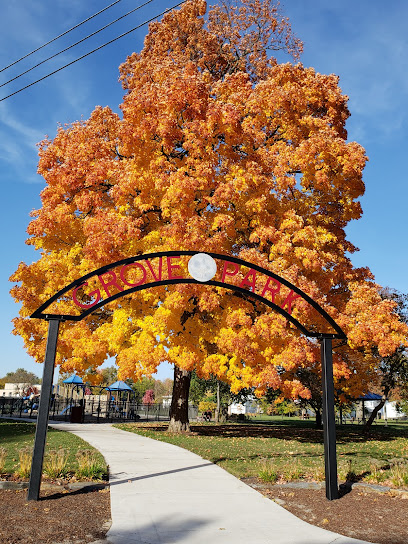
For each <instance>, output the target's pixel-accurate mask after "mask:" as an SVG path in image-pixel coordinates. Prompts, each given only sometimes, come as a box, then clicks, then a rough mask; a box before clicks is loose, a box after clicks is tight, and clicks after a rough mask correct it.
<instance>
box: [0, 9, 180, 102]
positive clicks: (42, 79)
mask: <svg viewBox="0 0 408 544" xmlns="http://www.w3.org/2000/svg"><path fill="white" fill-rule="evenodd" d="M184 1H185V0H183V1H182V2H179V3H178V4H175V5H174V6H172V7H171V8H167V9H165V10H164V11H162V12H161V13H159V14H158V15H155V16H154V17H152V18H151V19H147V20H146V21H144V22H143V23H141V24H140V25H137V26H135V27H134V28H131V29H130V30H128V31H127V32H124V33H123V34H121V35H120V36H117V37H116V38H113V40H110V41H108V42H106V43H104V44H103V45H100V46H99V47H97V48H96V49H93V50H92V51H89V53H85V55H82V57H79V58H77V59H75V60H73V61H72V62H69V63H68V64H65V65H64V66H61V68H58V69H57V70H54V71H53V72H50V73H49V74H47V75H46V76H44V77H41V78H40V79H37V80H36V81H33V82H32V83H30V84H29V85H26V86H25V87H22V88H21V89H19V90H18V91H15V92H14V93H11V94H9V95H7V96H5V97H3V98H0V102H3V100H7V98H10V97H11V96H14V95H15V94H18V93H21V91H25V90H26V89H28V88H29V87H32V86H33V85H35V84H36V83H39V82H40V81H44V79H47V77H50V76H52V75H54V74H56V73H57V72H60V71H61V70H64V68H67V67H68V66H71V65H72V64H75V63H76V62H78V61H79V60H82V59H84V58H85V57H88V56H89V55H92V53H95V52H96V51H99V50H100V49H102V48H103V47H106V46H107V45H110V44H111V43H113V42H116V40H119V39H120V38H123V36H127V35H128V34H130V33H131V32H134V31H135V30H137V29H138V28H141V27H142V26H144V25H146V24H147V23H150V22H152V21H154V20H155V19H157V17H160V16H161V15H164V14H165V13H167V12H169V11H171V10H172V9H174V8H177V7H178V6H181V4H183V3H184Z"/></svg>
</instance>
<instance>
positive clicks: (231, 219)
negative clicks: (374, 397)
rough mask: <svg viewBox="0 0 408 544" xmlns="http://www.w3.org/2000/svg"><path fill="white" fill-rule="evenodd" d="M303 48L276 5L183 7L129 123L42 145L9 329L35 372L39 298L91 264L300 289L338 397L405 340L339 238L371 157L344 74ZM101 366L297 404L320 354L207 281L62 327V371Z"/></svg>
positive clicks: (163, 33)
mask: <svg viewBox="0 0 408 544" xmlns="http://www.w3.org/2000/svg"><path fill="white" fill-rule="evenodd" d="M301 49H302V45H301V42H300V41H299V40H298V39H296V37H295V36H294V35H293V33H292V31H291V28H290V24H289V21H288V20H287V19H286V18H284V17H282V15H281V14H280V12H279V9H278V7H277V6H276V5H275V4H274V3H273V2H272V0H243V2H242V3H241V4H239V5H237V6H235V7H234V6H231V5H229V4H228V5H227V4H222V5H220V6H215V7H212V8H211V9H209V10H208V12H207V7H206V4H205V2H204V1H202V0H197V1H188V2H186V3H184V4H183V5H182V7H181V8H180V9H179V10H174V11H171V12H170V13H168V14H166V15H165V16H164V17H163V19H162V21H161V22H155V23H153V24H151V25H150V28H149V33H148V35H147V36H146V39H145V44H144V48H143V50H142V51H141V52H140V53H137V54H136V53H134V54H132V55H131V56H130V57H128V59H127V60H126V62H125V63H124V64H123V65H122V66H121V67H120V74H121V81H122V85H123V88H124V89H125V93H126V94H125V96H124V100H123V104H122V105H121V115H117V114H116V113H114V112H112V110H111V109H109V108H101V107H97V108H96V109H95V110H94V111H93V113H92V114H91V116H90V118H89V119H88V120H86V121H81V122H76V123H74V124H72V125H69V126H64V127H60V128H59V129H58V133H57V135H56V137H55V138H54V139H53V140H45V141H43V142H42V144H41V145H40V152H39V155H40V161H39V173H40V174H41V175H42V176H43V177H44V179H45V182H46V187H45V189H44V190H43V191H42V193H41V198H42V207H41V209H40V210H38V211H35V212H33V216H34V219H33V221H32V222H31V223H30V225H29V227H28V233H29V235H30V236H29V239H28V242H27V243H29V244H32V245H33V246H34V247H35V248H36V249H37V250H38V251H39V253H40V257H39V259H38V260H37V261H36V262H34V263H33V264H30V265H26V264H24V263H21V264H20V265H19V267H18V270H17V271H16V272H15V274H14V275H13V276H12V278H11V279H12V281H14V282H16V283H17V285H16V286H15V287H14V288H13V289H12V295H13V296H14V298H15V300H16V301H19V302H21V303H22V308H21V311H20V317H18V318H16V319H15V320H14V325H15V330H14V332H15V333H16V334H20V335H21V336H22V337H23V338H24V341H25V345H26V348H27V350H28V352H29V353H30V354H31V355H32V356H33V357H35V358H36V359H37V360H38V361H42V359H43V356H44V349H45V338H46V330H47V324H46V323H45V322H43V321H39V320H30V319H29V317H28V316H29V315H30V314H31V313H32V312H33V311H34V310H35V309H36V308H37V307H38V306H40V304H42V303H43V302H44V301H45V300H47V298H49V297H50V296H51V295H52V294H54V293H55V292H56V291H58V290H59V289H61V288H62V287H63V286H65V285H66V284H67V283H69V282H70V281H73V280H75V279H77V278H79V277H81V276H82V275H83V274H85V273H87V272H89V271H91V270H94V269H95V268H97V267H99V266H103V265H107V264H109V263H111V262H114V261H117V260H119V259H124V258H127V257H130V256H134V255H138V254H144V253H151V252H155V251H165V250H166V251H167V250H197V251H201V252H217V253H222V254H225V255H235V256H237V257H240V258H242V259H244V260H246V261H249V262H251V263H254V264H257V265H259V266H262V267H264V268H266V269H268V270H270V271H272V272H274V273H276V274H278V275H280V276H282V277H284V278H286V279H287V280H289V281H290V282H292V283H294V284H295V285H297V286H298V287H299V288H301V289H302V290H303V291H304V292H306V293H307V294H308V295H309V296H311V297H312V298H313V299H314V300H316V302H318V303H319V304H320V305H321V306H322V307H323V308H324V309H325V310H326V312H328V314H329V315H331V316H332V317H333V318H334V319H335V320H336V321H337V322H338V324H339V325H340V326H341V327H342V328H343V329H344V331H345V332H346V333H347V337H348V341H347V344H346V345H343V346H340V347H338V348H337V349H336V350H335V354H334V376H335V380H336V382H338V383H342V384H343V385H342V387H343V390H344V392H345V393H347V394H351V393H353V392H355V393H358V392H361V391H362V390H364V387H365V386H366V379H367V378H368V376H369V372H370V369H371V368H373V364H374V363H373V356H372V353H373V350H374V349H375V351H376V353H377V352H379V353H380V354H381V355H382V356H386V355H389V354H391V353H393V352H394V351H395V349H397V348H398V347H400V346H401V345H403V344H404V343H405V342H406V332H407V330H406V326H405V325H404V324H403V323H401V322H400V321H399V319H398V316H397V314H396V313H395V309H394V303H393V302H392V301H389V300H384V299H383V298H381V296H380V294H379V287H378V286H377V285H376V283H375V281H374V278H373V276H372V274H371V273H370V271H369V270H368V269H367V268H354V267H353V265H352V263H351V261H350V254H351V253H353V252H354V251H355V250H356V248H355V247H354V246H353V245H352V243H350V242H349V241H348V240H347V238H346V234H345V227H346V225H347V224H348V222H349V221H351V220H355V219H358V218H359V217H360V216H361V213H362V211H361V207H360V203H359V200H358V199H359V197H361V195H362V194H363V192H364V184H363V181H362V172H363V168H364V165H365V162H366V156H365V152H364V149H363V148H362V147H361V146H360V145H359V144H357V143H355V142H348V141H347V132H346V128H345V123H346V120H347V118H348V116H349V111H348V108H347V97H346V96H345V95H344V94H342V92H341V89H340V88H339V86H338V78H337V77H336V76H334V75H322V74H319V73H317V72H316V71H315V70H314V69H313V68H306V67H304V66H303V65H302V64H300V63H298V57H299V55H300V53H301ZM275 50H281V51H282V52H286V53H288V54H289V55H291V56H292V58H293V60H294V62H287V63H279V62H277V60H276V59H275V58H274V56H273V55H274V53H273V51H275ZM239 274H240V275H241V277H242V273H241V272H239ZM299 311H300V310H299ZM306 318H307V316H306ZM108 356H115V357H116V361H117V364H118V367H119V376H120V377H122V378H128V377H131V378H134V379H138V378H140V377H141V376H143V375H151V374H152V373H154V372H155V371H156V369H157V367H158V365H159V364H160V363H161V362H162V361H169V362H170V363H173V364H174V366H175V369H176V372H175V377H176V380H175V387H176V389H177V387H179V388H180V390H179V391H178V392H177V391H176V394H177V395H178V398H181V397H182V395H183V391H184V393H185V391H186V390H188V381H189V373H190V372H191V371H192V370H193V369H195V370H196V372H197V374H198V376H200V377H209V376H210V375H213V376H216V377H218V378H220V379H222V380H225V381H227V382H228V383H230V384H231V389H232V391H233V392H234V391H238V390H240V389H241V388H251V387H253V388H255V390H256V392H257V394H259V395H261V394H262V393H263V392H264V391H265V390H266V389H267V388H268V387H272V388H275V389H278V388H279V389H280V390H281V391H282V394H284V395H285V396H287V397H292V398H296V397H299V396H301V397H305V398H307V397H308V395H310V392H309V391H308V389H307V387H306V385H305V384H303V383H302V382H301V380H300V379H299V376H300V375H301V372H298V370H299V369H306V370H307V371H308V372H316V373H318V372H319V368H320V352H319V345H318V342H316V341H315V340H313V339H312V340H310V339H308V338H305V337H304V336H302V335H301V334H300V333H299V332H298V331H297V330H296V329H294V328H293V327H292V326H290V324H289V323H288V322H287V321H286V320H285V319H284V318H283V317H282V316H281V315H279V314H276V313H273V312H271V311H270V310H269V309H267V308H266V307H265V306H263V305H262V304H261V303H258V302H254V301H252V302H251V301H249V300H247V299H246V298H245V297H237V296H236V295H234V294H232V293H231V292H230V291H228V290H226V289H221V288H218V287H211V286H203V285H172V286H167V287H156V288H154V289H150V290H149V289H147V290H144V291H140V292H138V293H135V294H133V295H132V296H127V297H124V298H119V299H117V300H116V301H114V302H112V303H110V304H109V305H107V306H105V307H104V308H103V309H99V310H98V311H96V312H95V313H94V314H92V315H90V316H89V317H87V318H86V319H84V320H83V321H81V322H79V323H64V324H63V325H62V327H61V332H60V340H59V347H58V355H57V362H58V363H59V364H61V365H62V368H63V370H65V371H71V370H74V369H75V370H76V371H77V372H79V373H81V374H83V375H85V374H87V373H88V374H89V372H90V371H91V370H92V369H95V368H97V367H98V366H99V365H101V364H102V363H103V362H104V360H105V359H106V358H107V357H108ZM89 375H90V374H89ZM183 380H184V381H183ZM183 388H184V389H183ZM174 398H176V395H175V396H174ZM176 404H177V405H176ZM176 404H175V405H174V406H173V413H176V412H177V409H178V408H180V403H176ZM183 417H184V416H182V415H180V413H179V414H178V415H176V417H175V420H173V424H174V427H175V428H179V429H185V428H187V427H188V421H186V420H185V417H184V419H183Z"/></svg>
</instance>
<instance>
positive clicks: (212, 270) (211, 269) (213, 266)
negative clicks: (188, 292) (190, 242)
mask: <svg viewBox="0 0 408 544" xmlns="http://www.w3.org/2000/svg"><path fill="white" fill-rule="evenodd" d="M188 271H189V273H190V276H192V277H193V278H194V279H195V280H197V281H199V282H205V281H210V280H212V279H213V277H214V276H215V274H216V273H217V263H216V262H215V260H214V259H213V258H212V257H211V255H208V254H207V253H196V254H195V255H193V256H192V257H191V259H190V260H189V261H188Z"/></svg>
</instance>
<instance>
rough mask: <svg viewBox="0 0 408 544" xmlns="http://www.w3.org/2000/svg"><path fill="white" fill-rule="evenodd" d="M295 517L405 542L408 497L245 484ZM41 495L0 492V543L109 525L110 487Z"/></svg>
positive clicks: (100, 530) (75, 535)
mask: <svg viewBox="0 0 408 544" xmlns="http://www.w3.org/2000/svg"><path fill="white" fill-rule="evenodd" d="M244 481H245V482H246V483H247V484H249V485H251V486H253V487H255V488H256V489H257V490H258V491H259V492H261V493H263V494H264V495H265V496H266V497H268V498H269V499H271V500H275V501H276V502H277V503H278V504H279V505H280V506H282V507H283V508H286V509H287V510H289V511H290V512H292V513H293V514H294V515H295V516H297V517H299V518H301V519H303V520H304V521H307V522H308V523H311V524H312V525H317V526H319V527H322V528H324V529H328V530H329V531H333V532H335V533H339V534H342V535H345V536H349V537H353V538H358V539H361V540H365V541H367V542H374V543H376V544H407V543H408V493H406V494H402V495H393V494H392V493H378V492H375V491H366V490H363V489H361V488H355V489H352V490H351V491H350V492H349V493H347V494H345V495H344V496H343V497H341V498H340V499H338V500H335V501H328V500H327V499H326V496H325V491H324V489H317V490H315V489H295V488H290V487H284V486H283V487H282V486H277V485H273V484H270V485H268V484H265V483H261V482H260V481H259V480H257V479H250V480H244ZM90 489H92V488H88V489H87V488H85V489H81V490H76V491H71V490H66V489H63V488H62V489H61V491H57V490H44V491H42V492H41V495H40V500H39V501H27V490H26V489H22V490H3V489H1V490H0V515H1V524H0V543H1V544H22V543H24V544H40V543H41V544H72V543H75V544H88V543H91V542H95V541H97V540H103V539H104V538H105V536H106V533H107V531H108V530H109V526H110V501H109V499H110V497H109V488H108V487H106V488H104V489H99V490H95V489H93V490H90Z"/></svg>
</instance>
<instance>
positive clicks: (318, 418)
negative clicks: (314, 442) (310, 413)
mask: <svg viewBox="0 0 408 544" xmlns="http://www.w3.org/2000/svg"><path fill="white" fill-rule="evenodd" d="M315 413H316V428H317V429H321V428H322V427H323V422H322V412H321V410H315Z"/></svg>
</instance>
